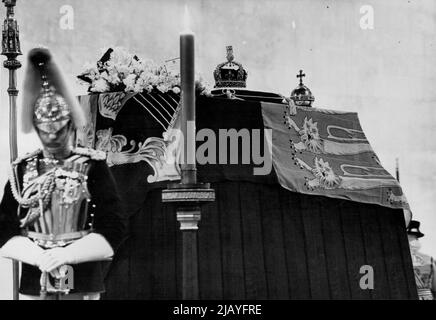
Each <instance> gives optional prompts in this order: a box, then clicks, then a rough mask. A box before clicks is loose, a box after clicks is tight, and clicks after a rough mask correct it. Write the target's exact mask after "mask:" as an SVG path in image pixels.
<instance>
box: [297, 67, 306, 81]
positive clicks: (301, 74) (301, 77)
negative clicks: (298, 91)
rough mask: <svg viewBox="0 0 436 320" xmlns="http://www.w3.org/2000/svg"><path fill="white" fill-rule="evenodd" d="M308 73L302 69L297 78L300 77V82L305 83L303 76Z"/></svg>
mask: <svg viewBox="0 0 436 320" xmlns="http://www.w3.org/2000/svg"><path fill="white" fill-rule="evenodd" d="M305 76H306V74H304V73H303V70H300V73H299V74H297V78H300V84H303V77H305Z"/></svg>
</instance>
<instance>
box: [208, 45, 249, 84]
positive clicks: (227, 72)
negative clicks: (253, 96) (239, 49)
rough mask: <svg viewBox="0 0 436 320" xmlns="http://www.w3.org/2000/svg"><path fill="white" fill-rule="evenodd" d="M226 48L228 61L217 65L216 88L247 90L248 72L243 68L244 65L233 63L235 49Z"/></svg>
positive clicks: (214, 73)
mask: <svg viewBox="0 0 436 320" xmlns="http://www.w3.org/2000/svg"><path fill="white" fill-rule="evenodd" d="M226 48H227V61H226V62H223V63H220V64H219V65H217V67H216V68H215V71H214V72H213V76H214V78H215V88H225V87H227V88H245V87H246V81H247V71H245V69H244V68H243V67H242V64H240V63H238V62H236V61H233V59H234V56H233V47H232V46H227V47H226Z"/></svg>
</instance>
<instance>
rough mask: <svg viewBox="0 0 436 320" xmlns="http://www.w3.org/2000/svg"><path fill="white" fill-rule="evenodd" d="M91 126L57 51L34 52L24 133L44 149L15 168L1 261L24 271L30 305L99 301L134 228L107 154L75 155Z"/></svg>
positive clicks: (1, 224)
mask: <svg viewBox="0 0 436 320" xmlns="http://www.w3.org/2000/svg"><path fill="white" fill-rule="evenodd" d="M85 124H86V119H85V117H84V114H83V112H82V110H81V107H80V105H79V104H78V101H77V99H76V98H75V97H74V96H72V95H71V92H70V91H69V89H68V88H67V85H66V82H65V80H64V78H63V76H62V73H61V71H60V70H59V67H58V66H57V65H56V63H55V61H54V59H53V56H52V55H51V53H50V52H49V50H48V49H44V48H35V49H32V50H31V51H30V52H29V54H28V68H27V70H26V75H25V80H24V88H23V110H22V129H23V131H24V132H25V133H28V132H30V131H32V130H33V129H34V130H35V131H36V133H37V134H38V136H39V139H40V140H41V143H42V146H43V148H42V149H39V150H36V151H35V152H32V153H30V154H27V155H25V156H23V157H19V158H18V159H17V160H16V161H14V162H13V164H12V168H11V171H10V178H9V181H8V183H7V185H6V187H5V191H4V195H3V199H2V202H1V203H0V247H1V249H0V253H1V254H2V255H3V256H4V257H6V258H11V259H15V260H19V261H21V262H22V263H23V265H22V274H21V282H20V293H21V294H22V295H24V296H25V297H28V298H38V297H42V298H46V299H58V298H61V299H86V298H87V299H95V298H98V297H99V294H100V293H101V292H104V284H103V278H104V275H103V263H104V261H108V260H110V259H111V258H112V257H113V255H114V252H115V251H116V249H117V248H118V247H119V245H120V244H121V242H122V240H123V239H124V236H125V233H126V223H127V221H126V218H125V215H124V213H123V209H122V205H121V201H120V199H119V196H118V192H117V188H116V185H115V181H114V179H113V177H112V175H111V172H110V171H109V169H108V167H107V165H106V161H105V158H106V155H105V153H102V152H100V151H96V150H93V149H83V148H75V147H74V133H75V129H76V128H78V127H82V126H84V125H85ZM22 297H23V296H22Z"/></svg>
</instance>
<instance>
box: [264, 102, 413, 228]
mask: <svg viewBox="0 0 436 320" xmlns="http://www.w3.org/2000/svg"><path fill="white" fill-rule="evenodd" d="M262 116H263V120H264V125H265V127H266V128H269V129H272V138H271V139H272V141H269V143H270V144H271V146H272V159H273V167H274V169H275V171H276V173H277V177H278V179H279V182H280V184H281V185H282V186H283V187H284V188H286V189H288V190H291V191H296V192H301V193H306V194H317V195H324V196H328V197H333V198H342V199H347V200H352V201H358V202H365V203H375V204H379V205H382V206H387V207H391V208H403V209H405V214H406V221H407V220H408V219H410V212H409V206H408V204H407V200H406V198H405V196H404V194H403V192H402V190H401V187H400V185H399V183H398V182H397V180H396V179H395V178H394V177H392V176H391V175H390V174H389V173H388V172H387V171H386V170H385V169H384V168H383V167H382V165H381V164H380V161H379V160H378V158H377V155H376V154H375V153H374V151H373V149H372V148H371V145H370V144H369V142H368V140H367V139H366V137H365V134H364V132H363V130H362V128H361V126H360V123H359V120H358V117H357V113H352V112H339V111H332V110H326V109H315V108H305V107H298V106H297V112H296V113H295V112H290V111H289V107H288V106H287V105H281V106H280V105H278V104H274V103H262Z"/></svg>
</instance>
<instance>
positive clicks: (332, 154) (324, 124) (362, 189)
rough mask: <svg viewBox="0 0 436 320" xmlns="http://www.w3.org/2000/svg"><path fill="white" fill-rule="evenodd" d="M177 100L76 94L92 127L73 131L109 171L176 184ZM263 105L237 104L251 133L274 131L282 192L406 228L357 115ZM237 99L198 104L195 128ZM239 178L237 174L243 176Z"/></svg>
mask: <svg viewBox="0 0 436 320" xmlns="http://www.w3.org/2000/svg"><path fill="white" fill-rule="evenodd" d="M179 99H180V97H179V96H178V95H176V94H169V93H166V94H162V93H159V92H151V93H147V92H143V93H127V94H126V93H124V92H113V93H102V94H99V95H90V96H82V97H80V102H81V104H82V107H83V108H84V109H85V110H88V112H89V117H88V118H89V119H93V124H91V125H90V126H89V128H88V129H89V130H88V129H87V130H88V131H87V130H85V131H84V132H78V136H77V138H78V141H79V142H80V141H88V143H84V144H82V146H86V147H92V148H96V149H97V150H100V151H103V152H105V153H106V154H107V158H106V161H107V164H108V165H109V167H111V168H115V167H116V168H120V167H123V166H124V165H127V164H134V163H144V164H146V165H147V166H148V167H149V168H150V171H147V172H148V173H149V175H148V176H147V177H146V182H147V184H148V185H149V186H150V185H151V184H154V183H155V182H164V181H170V180H178V179H180V166H179V163H178V161H177V160H178V159H180V149H181V145H180V144H181V139H180V138H181V137H180V136H179V134H180V130H178V129H179V128H180V119H179V118H180V117H178V113H179V110H180V105H179ZM262 99H263V98H262V97H260V98H259V99H258V100H257V101H247V100H246V102H243V103H245V104H247V105H251V108H253V109H252V110H256V111H255V113H257V112H258V113H259V119H260V122H259V123H257V122H256V121H254V120H253V119H254V118H253V117H251V118H253V119H251V118H250V119H251V120H250V119H246V120H244V121H245V122H244V123H245V125H248V126H251V127H249V129H253V128H259V129H262V128H264V129H272V136H271V139H270V140H271V141H268V143H269V144H270V147H271V148H270V149H271V150H272V162H273V169H274V171H275V172H274V174H275V175H276V176H277V178H278V182H279V183H280V185H281V186H282V187H284V188H286V189H288V190H291V191H294V192H300V193H305V194H314V195H323V196H328V197H332V198H340V199H346V200H351V201H356V202H364V203H374V204H379V205H382V206H386V207H390V208H402V209H404V212H405V218H406V219H405V220H406V223H407V222H408V221H409V220H410V217H411V213H410V210H409V206H408V204H407V200H406V198H405V196H404V195H403V192H402V190H401V187H400V185H399V183H398V182H397V181H396V180H395V179H394V178H393V177H392V176H391V175H390V174H389V173H388V172H387V171H386V170H385V169H384V168H383V167H382V165H381V164H380V161H379V160H378V158H377V155H376V154H375V153H374V151H373V149H372V147H371V145H370V144H369V142H368V140H367V139H366V136H365V134H364V132H363V130H362V128H361V126H360V124H359V120H358V117H357V114H356V113H353V112H339V111H333V110H327V109H316V108H306V107H301V106H295V105H294V104H293V103H290V102H289V101H286V99H285V100H284V101H283V102H282V103H276V102H262V101H264V100H262ZM239 100H244V99H238V100H232V99H222V98H221V99H218V98H214V97H207V98H203V99H199V101H200V104H201V108H198V110H203V111H204V112H203V111H202V112H200V113H199V111H197V113H199V114H198V115H197V116H198V117H197V127H198V128H201V127H202V126H203V123H209V122H208V121H209V120H208V119H206V118H205V117H211V114H212V110H211V109H209V108H212V106H214V105H215V104H216V103H220V104H223V105H226V106H228V107H230V105H233V104H235V105H234V110H235V112H238V110H240V109H238V108H240V106H238V103H237V102H234V101H239ZM270 100H271V99H270ZM276 100H277V99H275V100H274V101H276ZM259 101H261V102H259ZM215 107H216V106H215ZM226 110H230V109H226ZM213 117H214V119H216V121H215V120H214V121H215V122H214V124H213V125H214V126H218V127H219V128H228V123H229V122H230V123H233V125H235V126H238V123H242V122H241V121H242V120H238V121H239V122H238V121H236V122H235V121H233V120H234V114H232V113H230V112H229V113H224V114H220V115H215V116H213ZM231 119H233V120H232V121H230V120H231ZM217 121H218V123H216V122H217ZM253 121H254V122H253ZM209 124H210V123H209ZM239 129H240V128H239ZM266 138H267V139H268V136H267V135H266ZM79 144H81V143H79ZM216 166H217V168H216V170H227V171H226V173H225V174H224V175H225V176H231V175H234V171H232V168H231V166H230V165H227V166H223V167H226V168H225V169H224V168H221V167H220V168H218V167H219V165H216ZM199 167H201V166H199ZM238 168H241V167H238ZM230 172H233V173H232V174H230ZM244 172H245V171H244ZM247 172H249V171H247ZM250 172H252V171H250ZM244 174H246V173H240V174H239V175H237V176H238V177H239V176H240V177H241V178H242V176H241V175H244ZM245 178H248V177H245ZM259 179H260V177H258V180H259Z"/></svg>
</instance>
